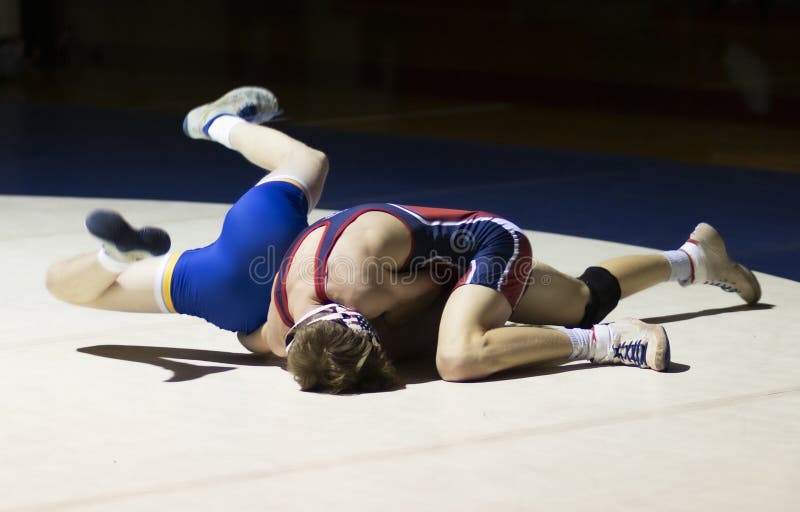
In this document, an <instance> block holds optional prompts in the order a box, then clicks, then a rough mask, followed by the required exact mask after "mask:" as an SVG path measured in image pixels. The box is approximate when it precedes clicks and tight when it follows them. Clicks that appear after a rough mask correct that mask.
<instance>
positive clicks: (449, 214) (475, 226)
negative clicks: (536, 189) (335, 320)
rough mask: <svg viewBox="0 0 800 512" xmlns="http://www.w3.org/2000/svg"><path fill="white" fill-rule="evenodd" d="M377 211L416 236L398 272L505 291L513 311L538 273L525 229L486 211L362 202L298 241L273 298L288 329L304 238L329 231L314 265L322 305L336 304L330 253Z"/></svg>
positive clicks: (316, 225) (285, 262) (310, 229)
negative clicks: (293, 270) (290, 279)
mask: <svg viewBox="0 0 800 512" xmlns="http://www.w3.org/2000/svg"><path fill="white" fill-rule="evenodd" d="M376 211H377V212H383V213H387V214H389V215H392V216H393V217H395V218H396V219H398V220H400V221H401V222H402V223H403V224H405V226H406V228H407V229H408V232H409V236H410V237H411V242H412V243H411V250H410V251H409V255H408V257H407V258H406V261H405V262H404V263H403V264H402V265H400V267H399V269H398V270H400V271H411V270H419V269H423V268H425V269H428V271H429V273H430V275H431V276H432V277H433V278H434V279H435V280H436V281H437V282H439V283H442V284H448V285H449V284H452V283H455V287H459V286H462V285H465V284H475V285H480V286H485V287H488V288H491V289H493V290H497V291H498V292H500V293H502V294H503V296H504V297H505V298H506V300H508V302H509V304H511V306H512V307H514V306H516V305H517V303H518V302H519V300H520V298H521V297H522V295H523V294H524V292H525V290H526V289H527V286H528V279H529V276H530V273H531V270H532V269H533V260H532V256H531V246H530V242H529V241H528V238H527V237H526V236H525V234H524V233H523V232H522V230H520V229H519V228H518V227H517V226H516V225H514V224H513V223H512V222H510V221H508V220H506V219H504V218H502V217H499V216H497V215H494V214H491V213H487V212H481V211H465V210H450V209H445V208H427V207H421V206H401V205H396V204H391V203H370V204H363V205H359V206H354V207H352V208H348V209H346V210H342V211H341V212H339V213H335V214H333V215H330V216H328V217H325V218H324V219H320V220H319V221H317V222H315V223H314V224H312V225H311V226H309V227H308V228H307V229H306V230H305V231H304V232H303V234H302V235H300V236H298V237H297V240H295V242H294V244H292V247H291V248H290V249H289V251H288V252H287V253H286V256H285V258H284V259H283V261H282V262H281V266H280V270H279V271H278V278H277V280H276V282H275V290H274V292H273V297H272V300H274V301H275V306H276V309H277V311H278V314H279V315H280V317H281V320H282V321H283V322H284V323H285V324H286V325H287V326H288V327H292V326H293V325H294V318H293V317H292V315H291V314H290V312H289V309H288V298H287V295H286V276H287V273H288V270H289V267H290V266H291V264H292V260H293V259H294V255H295V252H296V251H297V248H298V247H299V246H300V244H301V243H302V242H303V240H305V238H306V237H307V236H308V235H309V234H311V233H312V232H313V231H315V230H316V229H318V228H323V229H324V232H323V235H322V239H321V240H320V242H319V245H318V247H317V256H316V258H315V261H314V288H315V292H316V295H317V299H318V300H319V301H320V302H321V303H323V304H324V303H326V302H331V301H330V299H329V298H328V295H327V293H326V290H325V284H326V281H327V268H328V259H329V257H330V254H331V251H332V250H333V247H334V246H335V245H336V242H337V240H338V239H339V237H340V236H341V235H342V233H343V232H344V230H345V229H346V228H347V226H349V225H350V224H352V223H353V222H354V221H355V220H356V219H358V217H360V216H361V215H363V214H365V213H367V212H376Z"/></svg>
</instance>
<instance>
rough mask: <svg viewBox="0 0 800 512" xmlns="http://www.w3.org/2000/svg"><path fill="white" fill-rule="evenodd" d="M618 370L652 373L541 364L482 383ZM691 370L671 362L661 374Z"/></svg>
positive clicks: (597, 366)
mask: <svg viewBox="0 0 800 512" xmlns="http://www.w3.org/2000/svg"><path fill="white" fill-rule="evenodd" d="M608 367H613V368H619V369H629V370H636V371H652V370H643V369H641V368H636V367H634V366H625V365H599V364H592V363H589V362H582V363H575V364H565V365H561V366H555V365H552V364H542V365H536V366H526V367H523V368H513V369H511V370H506V371H503V372H500V373H498V374H497V375H494V376H491V377H488V378H486V379H484V380H483V382H492V381H503V380H513V379H524V378H527V377H543V376H545V375H555V374H558V373H564V372H572V371H585V370H591V369H594V368H608ZM690 369H691V366H689V365H688V364H683V363H676V362H675V361H671V362H670V363H669V367H668V368H667V371H665V372H661V373H684V372H688V371H689V370H690Z"/></svg>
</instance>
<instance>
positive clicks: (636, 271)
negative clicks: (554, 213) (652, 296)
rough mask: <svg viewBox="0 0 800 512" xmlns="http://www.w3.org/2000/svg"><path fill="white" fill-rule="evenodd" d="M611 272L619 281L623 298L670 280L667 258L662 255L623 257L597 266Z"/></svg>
mask: <svg viewBox="0 0 800 512" xmlns="http://www.w3.org/2000/svg"><path fill="white" fill-rule="evenodd" d="M597 266H598V267H603V268H604V269H606V270H608V271H609V272H611V273H612V274H613V275H614V277H616V278H617V280H618V281H619V287H620V288H621V289H622V298H623V299H624V298H625V297H629V296H631V295H633V294H634V293H637V292H640V291H642V290H646V289H647V288H650V287H653V286H655V285H657V284H659V283H663V282H666V281H667V280H668V279H669V274H670V268H669V262H668V261H667V258H665V257H664V256H661V255H660V254H653V255H647V256H621V257H619V258H612V259H610V260H607V261H604V262H603V263H600V264H599V265H597Z"/></svg>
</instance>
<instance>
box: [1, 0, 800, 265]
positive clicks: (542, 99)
mask: <svg viewBox="0 0 800 512" xmlns="http://www.w3.org/2000/svg"><path fill="white" fill-rule="evenodd" d="M797 4H798V3H797V2H793V1H789V0H783V1H781V0H740V1H734V0H696V1H689V0H674V1H668V0H617V1H606V2H597V1H588V0H587V1H578V0H559V1H554V0H548V1H539V2H535V1H523V0H500V1H494V2H486V1H483V2H477V1H450V0H447V1H440V2H423V1H420V0H405V1H400V0H385V1H380V0H375V1H368V0H343V1H322V0H316V1H312V0H306V1H295V2H269V1H262V2H256V1H228V2H226V1H221V0H195V1H192V2H179V1H174V2H167V1H158V2H157V1H152V0H145V1H137V2H106V1H100V0H86V1H72V2H69V1H55V0H22V1H14V0H0V114H1V115H2V123H0V137H1V138H0V140H2V141H3V142H2V144H3V145H2V146H0V166H2V167H0V193H15V194H20V193H21V194H57V195H58V194H61V195H77V196H98V195H99V196H104V195H105V196H113V197H148V198H163V199H184V200H206V201H222V202H232V201H234V200H235V199H236V197H237V195H238V194H239V193H241V192H242V191H243V190H244V189H246V188H247V186H249V185H251V184H252V183H253V182H254V181H255V180H254V178H257V172H255V171H254V170H253V169H252V168H250V167H249V166H248V165H247V164H246V163H244V162H243V161H241V160H240V159H237V158H236V157H235V155H231V154H229V152H226V151H225V150H224V149H222V148H219V147H217V146H216V145H211V144H203V143H197V142H192V141H188V140H186V139H185V138H183V136H182V134H181V132H180V123H181V118H182V116H183V115H184V113H185V112H186V111H187V110H188V109H189V108H191V107H193V106H195V105H196V104H198V103H201V102H205V101H208V100H209V99H212V98H214V97H217V96H219V95H220V94H221V93H223V92H224V91H226V90H227V89H229V88H232V87H235V86H238V85H241V84H260V85H266V86H268V87H270V88H271V89H273V90H274V91H275V92H276V93H277V95H278V97H279V98H280V99H281V103H282V105H283V107H284V108H285V110H286V115H285V116H286V118H285V120H284V121H283V122H281V123H279V124H277V125H276V127H278V128H281V129H284V130H286V131H288V132H289V133H290V134H292V135H295V136H296V137H298V138H301V139H302V140H304V141H307V142H308V143H309V144H311V145H314V146H316V147H319V148H320V149H323V150H324V151H326V152H327V153H328V154H329V156H330V157H331V163H332V172H331V179H330V181H329V184H328V188H327V190H326V193H325V197H324V199H323V202H322V206H325V207H330V208H340V207H344V206H348V205H352V204H353V203H354V202H360V201H368V200H393V201H398V202H407V203H416V204H420V203H422V204H431V205H435V206H451V207H461V208H479V209H485V210H494V211H497V212H498V213H501V214H504V215H507V216H509V217H510V218H512V219H514V220H516V221H518V222H519V223H520V224H522V225H523V226H525V227H530V228H533V229H542V230H549V231H557V232H563V233H569V234H576V235H581V236H593V237H597V238H605V239H611V240H619V241H624V242H629V243H638V244H641V245H649V246H654V247H672V246H674V245H675V244H676V243H680V241H681V240H682V239H683V238H685V236H686V233H688V231H689V230H690V229H691V227H692V226H693V225H694V223H696V222H697V221H699V220H708V221H712V222H713V223H715V224H716V225H717V226H718V227H720V228H721V229H723V232H724V233H726V234H727V235H728V237H729V238H730V239H732V241H731V243H732V244H734V246H735V250H736V251H737V252H736V254H738V255H741V257H742V259H744V260H745V261H746V262H749V263H750V264H751V265H753V266H755V267H756V268H766V269H769V270H771V271H774V272H778V273H782V275H787V276H795V278H797V276H796V274H798V272H796V271H794V270H791V268H792V267H793V263H792V262H793V261H796V258H797V256H800V241H799V240H798V237H797V236H796V235H795V234H794V233H795V231H796V230H795V229H794V228H793V227H794V226H795V225H796V221H800V213H799V212H798V210H799V209H798V208H797V207H796V205H795V201H796V197H797V193H798V191H800V175H798V174H796V172H797V171H799V170H800V143H798V141H800V137H798V134H799V132H800V67H799V66H798V63H800V38H799V37H798V35H797V34H798V30H800V6H798V5H797ZM220 169H224V171H220ZM0 200H1V199H0ZM776 262H778V263H776ZM781 262H783V263H781ZM787 269H788V270H787ZM792 272H794V273H792Z"/></svg>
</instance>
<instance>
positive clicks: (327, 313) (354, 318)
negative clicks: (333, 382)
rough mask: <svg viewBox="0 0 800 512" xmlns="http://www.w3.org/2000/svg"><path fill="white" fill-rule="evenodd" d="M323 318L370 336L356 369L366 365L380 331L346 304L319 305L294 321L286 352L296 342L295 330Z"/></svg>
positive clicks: (288, 334) (376, 343)
mask: <svg viewBox="0 0 800 512" xmlns="http://www.w3.org/2000/svg"><path fill="white" fill-rule="evenodd" d="M323 320H327V321H330V322H336V323H337V324H339V325H343V326H344V327H347V328H348V329H350V330H351V331H353V332H357V333H359V334H361V333H365V334H367V336H369V338H370V342H371V343H370V345H369V346H368V348H367V350H366V352H365V353H364V355H363V356H361V359H359V361H358V363H357V364H356V371H358V370H360V369H361V367H362V366H364V362H365V361H366V360H367V357H369V354H370V353H371V352H372V348H373V347H377V346H378V345H379V343H378V333H377V332H375V329H373V328H372V325H370V323H369V321H367V319H366V318H365V317H364V315H362V314H361V313H359V312H358V311H356V310H354V309H350V308H348V307H346V306H342V305H341V304H324V305H322V306H319V307H318V308H314V309H312V310H311V311H309V312H308V313H306V314H305V315H303V316H302V317H300V319H299V320H297V321H296V322H295V323H294V326H293V327H292V328H291V329H290V330H289V332H288V333H286V338H285V340H284V341H285V342H286V352H289V350H291V347H292V343H293V342H294V334H295V331H296V330H297V329H298V328H299V327H301V326H304V325H311V324H315V323H317V322H321V321H323Z"/></svg>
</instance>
